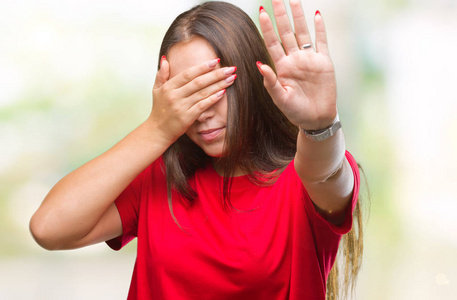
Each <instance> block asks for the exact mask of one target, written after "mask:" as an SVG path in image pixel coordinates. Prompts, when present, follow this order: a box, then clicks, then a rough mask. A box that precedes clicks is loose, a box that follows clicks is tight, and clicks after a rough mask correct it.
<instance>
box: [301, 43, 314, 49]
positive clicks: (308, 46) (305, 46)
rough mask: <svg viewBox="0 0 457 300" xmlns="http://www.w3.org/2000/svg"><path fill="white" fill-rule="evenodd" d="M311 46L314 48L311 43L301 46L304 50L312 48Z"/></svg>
mask: <svg viewBox="0 0 457 300" xmlns="http://www.w3.org/2000/svg"><path fill="white" fill-rule="evenodd" d="M311 46H312V45H311V43H307V44H303V45H301V48H302V49H308V48H311Z"/></svg>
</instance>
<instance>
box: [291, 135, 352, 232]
mask: <svg viewBox="0 0 457 300" xmlns="http://www.w3.org/2000/svg"><path fill="white" fill-rule="evenodd" d="M345 152H346V150H345V142H344V134H343V131H342V130H338V131H337V132H336V133H335V135H333V136H332V137H330V138H328V139H326V140H324V141H321V142H316V141H312V140H310V139H308V138H307V137H306V136H305V135H304V134H303V132H300V133H299V137H298V141H297V154H296V157H295V169H296V171H297V174H298V175H299V177H300V179H301V180H302V183H303V185H304V186H305V188H306V190H307V192H308V194H309V195H310V197H311V199H312V200H313V202H314V204H315V206H316V207H317V209H318V211H319V212H321V213H322V214H324V215H326V216H327V218H328V219H329V220H330V221H331V222H334V223H335V224H338V223H339V222H340V221H341V219H340V217H342V216H343V217H344V215H341V214H339V212H342V211H343V210H344V209H345V208H346V207H347V204H348V202H349V200H350V199H351V195H352V191H353V186H354V177H353V174H352V168H351V166H350V165H349V162H348V161H347V159H346V158H345Z"/></svg>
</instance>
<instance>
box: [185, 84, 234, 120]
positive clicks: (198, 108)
mask: <svg viewBox="0 0 457 300" xmlns="http://www.w3.org/2000/svg"><path fill="white" fill-rule="evenodd" d="M225 92H226V90H225V89H223V90H220V91H218V92H217V93H215V94H213V95H211V96H209V97H207V98H205V99H203V100H200V101H198V102H196V103H195V104H194V105H193V106H192V107H190V108H189V110H188V116H189V118H190V120H191V121H192V122H193V121H195V120H196V119H197V118H198V117H199V116H200V115H201V114H202V113H203V112H204V111H205V110H207V109H208V108H210V107H211V106H213V105H214V104H216V103H217V102H218V101H219V100H221V99H222V97H223V96H224V95H225Z"/></svg>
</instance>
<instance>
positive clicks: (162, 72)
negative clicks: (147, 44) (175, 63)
mask: <svg viewBox="0 0 457 300" xmlns="http://www.w3.org/2000/svg"><path fill="white" fill-rule="evenodd" d="M169 78H170V64H169V63H168V60H167V58H166V57H165V55H164V56H162V58H161V59H160V69H159V71H157V75H156V80H155V82H154V89H156V88H159V87H161V86H162V85H163V84H164V83H165V82H167V80H168V79H169Z"/></svg>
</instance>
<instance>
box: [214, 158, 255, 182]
mask: <svg viewBox="0 0 457 300" xmlns="http://www.w3.org/2000/svg"><path fill="white" fill-rule="evenodd" d="M212 163H213V167H214V170H216V172H217V174H219V175H220V176H224V164H225V160H224V158H223V157H213V158H212ZM246 174H247V173H246V172H245V171H243V169H241V168H240V167H239V166H237V167H235V172H234V173H233V175H232V177H239V176H243V175H246Z"/></svg>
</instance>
